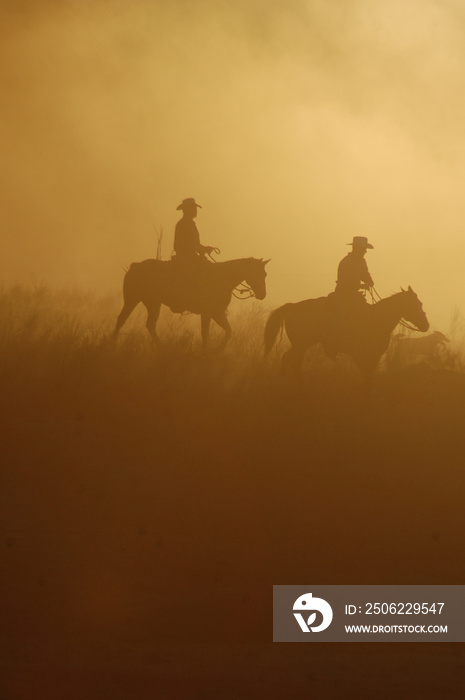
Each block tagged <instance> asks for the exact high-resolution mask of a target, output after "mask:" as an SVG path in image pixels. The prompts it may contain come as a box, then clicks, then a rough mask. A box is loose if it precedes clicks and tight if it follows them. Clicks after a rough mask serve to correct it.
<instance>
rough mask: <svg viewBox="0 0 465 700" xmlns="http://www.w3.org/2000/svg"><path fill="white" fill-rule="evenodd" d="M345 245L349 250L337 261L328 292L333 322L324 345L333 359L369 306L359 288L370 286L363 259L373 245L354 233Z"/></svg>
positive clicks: (350, 336) (348, 339)
mask: <svg viewBox="0 0 465 700" xmlns="http://www.w3.org/2000/svg"><path fill="white" fill-rule="evenodd" d="M347 245H351V246H352V250H351V252H350V253H348V254H347V255H346V256H345V258H343V259H342V260H341V262H340V263H339V267H338V269H337V282H336V289H335V291H334V292H333V293H332V294H330V295H329V296H328V300H329V303H330V307H329V308H330V309H332V317H333V322H332V323H331V325H330V327H329V328H328V336H327V339H326V341H325V343H324V345H325V351H326V354H327V355H329V357H331V358H332V359H336V355H337V352H338V351H341V350H343V349H344V347H345V346H346V345H347V343H348V342H349V343H350V341H351V338H352V337H355V336H356V335H357V333H358V323H359V322H360V321H361V320H362V318H363V317H364V314H365V311H366V310H368V308H369V307H368V305H367V303H366V299H365V296H364V295H363V294H362V293H361V291H360V290H361V289H370V288H371V287H372V286H373V279H372V277H371V275H370V273H369V272H368V265H367V263H366V260H365V254H366V252H367V250H368V249H369V248H370V249H372V248H373V246H372V245H371V243H368V239H367V238H366V237H365V236H354V237H353V239H352V243H348V244H347Z"/></svg>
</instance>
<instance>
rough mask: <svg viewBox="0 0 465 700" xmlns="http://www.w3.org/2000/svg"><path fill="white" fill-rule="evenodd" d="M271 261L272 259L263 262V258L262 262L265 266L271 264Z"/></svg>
mask: <svg viewBox="0 0 465 700" xmlns="http://www.w3.org/2000/svg"><path fill="white" fill-rule="evenodd" d="M270 260H271V258H268V260H263V258H262V262H263V264H264V265H268V263H269V262H270Z"/></svg>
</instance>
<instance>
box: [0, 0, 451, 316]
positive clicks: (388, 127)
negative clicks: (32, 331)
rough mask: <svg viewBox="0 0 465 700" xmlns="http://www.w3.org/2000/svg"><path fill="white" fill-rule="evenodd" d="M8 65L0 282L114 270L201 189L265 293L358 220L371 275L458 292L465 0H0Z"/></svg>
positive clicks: (138, 253) (287, 295) (316, 281)
mask: <svg viewBox="0 0 465 700" xmlns="http://www.w3.org/2000/svg"><path fill="white" fill-rule="evenodd" d="M0 85H1V92H0V130H1V154H2V159H1V162H2V169H1V182H0V202H1V206H0V230H1V255H0V266H1V268H0V275H1V279H2V280H3V281H4V282H6V283H9V282H12V281H26V282H27V281H30V280H37V281H40V282H41V281H47V282H50V283H52V284H54V285H62V284H64V283H67V282H69V283H71V284H81V285H84V286H88V287H91V288H96V287H99V288H102V289H105V290H108V289H114V288H117V287H119V286H120V284H121V280H122V274H123V273H122V267H124V266H127V265H128V264H129V263H130V262H132V261H134V260H140V259H144V258H147V257H153V256H154V255H155V252H156V244H157V241H156V235H155V231H154V226H155V227H156V228H157V229H160V228H161V227H162V228H163V231H164V240H163V253H164V255H165V256H169V254H170V253H171V249H172V240H173V229H174V225H175V222H176V220H177V218H178V214H179V213H178V212H176V206H177V205H178V204H179V202H180V201H181V199H183V198H184V197H190V196H194V197H195V198H196V199H197V201H199V202H200V204H202V206H203V207H204V208H203V209H202V210H201V212H200V213H199V217H198V219H197V223H198V227H199V230H200V234H201V239H202V242H203V243H205V244H209V245H216V246H218V247H220V248H221V250H222V259H228V258H233V257H248V256H256V257H262V256H263V257H266V258H272V263H270V265H269V268H268V270H269V276H268V292H269V294H268V299H267V303H268V304H269V305H270V306H274V305H277V304H280V303H283V302H284V301H297V300H299V299H303V298H308V297H312V296H320V295H323V294H327V293H328V292H329V291H331V290H332V289H333V287H334V281H335V278H336V270H337V264H338V262H339V260H340V258H341V257H342V256H343V255H344V254H345V253H346V252H347V251H348V248H347V246H346V243H347V242H349V241H351V240H352V236H354V235H366V236H368V238H369V239H370V241H371V242H372V243H373V245H374V246H375V249H374V250H373V251H370V252H369V253H368V255H367V260H368V264H369V268H370V271H371V273H372V276H373V277H374V280H375V285H376V288H377V290H378V291H379V293H380V294H381V295H383V296H384V295H387V294H390V293H392V292H395V291H398V289H399V288H400V286H401V285H403V286H407V285H409V284H411V285H412V287H413V288H414V289H415V291H417V293H418V295H419V296H420V298H422V300H423V301H424V306H425V309H426V311H427V313H429V316H430V317H431V320H432V321H433V323H434V324H437V325H439V326H440V327H441V326H443V327H446V329H447V326H448V323H449V320H450V316H451V313H452V311H453V310H454V308H455V307H458V308H460V309H462V310H463V309H464V307H465V275H464V273H463V267H464V265H465V235H464V220H465V216H464V215H465V200H464V197H463V192H462V189H463V183H464V176H465V132H464V125H465V5H464V3H463V2H462V0H343V1H341V0H305V1H304V0H294V1H289V0H288V1H287V2H286V3H284V2H282V1H281V0H280V1H279V2H278V1H277V0H169V1H168V0H131V1H130V0H124V2H123V1H122V0H106V1H104V0H100V1H99V0H92V1H91V0H80V1H78V0H61V1H60V2H51V1H49V2H47V1H45V0H43V1H41V2H21V0H16V2H13V1H11V2H8V1H7V0H2V2H1V5H0Z"/></svg>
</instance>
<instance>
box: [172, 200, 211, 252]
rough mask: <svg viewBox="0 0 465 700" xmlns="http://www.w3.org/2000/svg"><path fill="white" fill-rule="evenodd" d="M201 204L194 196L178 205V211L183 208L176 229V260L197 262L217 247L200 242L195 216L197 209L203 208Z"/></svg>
mask: <svg viewBox="0 0 465 700" xmlns="http://www.w3.org/2000/svg"><path fill="white" fill-rule="evenodd" d="M201 208H202V207H201V206H200V204H197V202H196V201H195V199H194V198H193V197H189V198H188V199H183V200H182V202H181V204H180V205H179V206H178V207H176V209H177V210H178V211H180V210H182V213H183V216H182V219H180V220H179V221H178V223H177V224H176V228H175V231H174V252H175V253H176V261H178V262H191V261H192V262H194V264H195V262H197V261H198V260H199V256H204V255H205V254H207V255H209V254H210V253H212V252H213V251H214V250H216V249H215V248H213V247H212V246H208V245H202V244H201V243H200V236H199V231H198V229H197V226H196V225H195V221H194V219H195V217H196V216H197V209H201Z"/></svg>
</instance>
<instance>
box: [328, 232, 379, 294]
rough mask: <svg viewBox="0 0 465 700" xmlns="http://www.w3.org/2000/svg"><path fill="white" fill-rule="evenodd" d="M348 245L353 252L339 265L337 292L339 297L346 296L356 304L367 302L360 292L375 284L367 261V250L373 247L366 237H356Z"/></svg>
mask: <svg viewBox="0 0 465 700" xmlns="http://www.w3.org/2000/svg"><path fill="white" fill-rule="evenodd" d="M347 245H351V246H352V250H351V252H350V253H348V254H347V255H346V256H345V258H343V259H342V260H341V262H340V263H339V267H338V269H337V282H336V289H335V292H336V294H337V295H338V297H342V296H344V297H345V298H347V299H348V300H353V301H354V302H355V303H356V302H357V301H362V300H363V301H366V300H365V297H364V295H363V294H362V293H361V292H360V290H361V289H363V290H367V289H370V288H371V287H373V284H374V283H373V279H372V277H371V275H370V273H369V272H368V265H367V263H366V260H365V254H366V252H367V250H369V249H370V250H372V249H373V246H372V245H371V243H368V239H367V238H366V236H354V237H353V239H352V243H348V244H347Z"/></svg>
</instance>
